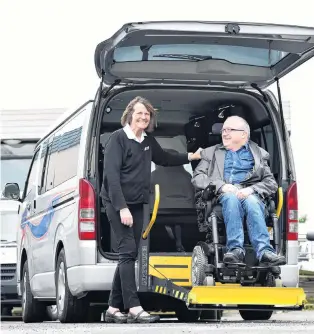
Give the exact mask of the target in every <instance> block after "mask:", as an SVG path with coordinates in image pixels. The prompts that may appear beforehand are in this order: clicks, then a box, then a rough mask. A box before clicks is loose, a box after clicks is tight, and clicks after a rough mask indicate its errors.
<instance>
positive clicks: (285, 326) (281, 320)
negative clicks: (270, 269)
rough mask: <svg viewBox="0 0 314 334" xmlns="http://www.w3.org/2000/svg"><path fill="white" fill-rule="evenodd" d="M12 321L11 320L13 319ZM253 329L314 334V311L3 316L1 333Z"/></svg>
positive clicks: (237, 333)
mask: <svg viewBox="0 0 314 334" xmlns="http://www.w3.org/2000/svg"><path fill="white" fill-rule="evenodd" d="M12 320H14V319H12ZM249 331H254V334H262V333H263V332H265V331H267V332H273V333H276V334H286V333H298V332H300V331H302V334H304V333H306V334H307V333H312V334H313V333H314V311H295V312H280V313H279V312H278V313H276V314H274V315H273V317H272V318H271V320H269V321H254V322H250V321H243V320H242V318H241V317H240V316H239V315H238V313H237V312H231V313H228V314H226V316H224V317H223V318H222V321H220V322H217V323H206V322H198V323H189V324H188V323H179V322H178V321H177V320H176V319H165V320H162V321H161V322H160V323H158V324H141V325H138V324H123V325H117V324H105V323H103V322H101V323H94V324H61V323H59V322H44V323H40V324H24V323H22V322H21V321H6V320H5V319H2V322H1V333H2V334H7V333H16V334H19V333H27V334H33V333H36V334H38V333H40V334H44V333H46V334H52V333H53V334H54V333H80V334H81V333H91V334H100V333H102V334H103V333H110V334H123V333H128V334H135V333H136V334H138V333H146V334H147V332H149V334H157V333H159V332H160V333H163V334H170V333H171V334H179V333H185V334H190V333H198V334H203V333H204V334H205V333H211V332H213V333H219V334H220V333H230V334H231V333H232V334H240V333H241V334H243V332H244V333H247V332H249Z"/></svg>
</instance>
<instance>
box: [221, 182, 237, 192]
mask: <svg viewBox="0 0 314 334" xmlns="http://www.w3.org/2000/svg"><path fill="white" fill-rule="evenodd" d="M221 191H222V192H223V193H234V194H236V192H237V191H238V188H237V187H236V186H234V185H233V184H225V185H223V186H222V188H221Z"/></svg>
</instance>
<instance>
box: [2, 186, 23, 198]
mask: <svg viewBox="0 0 314 334" xmlns="http://www.w3.org/2000/svg"><path fill="white" fill-rule="evenodd" d="M3 196H4V197H5V198H7V199H13V200H16V201H18V200H19V199H20V187H19V185H18V184H17V183H7V184H6V185H5V187H4V190H3Z"/></svg>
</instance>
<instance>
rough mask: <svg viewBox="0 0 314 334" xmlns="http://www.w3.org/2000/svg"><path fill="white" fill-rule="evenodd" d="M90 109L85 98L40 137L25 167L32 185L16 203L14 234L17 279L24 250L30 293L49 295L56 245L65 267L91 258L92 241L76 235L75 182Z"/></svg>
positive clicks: (82, 163) (52, 287)
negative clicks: (61, 250)
mask: <svg viewBox="0 0 314 334" xmlns="http://www.w3.org/2000/svg"><path fill="white" fill-rule="evenodd" d="M91 111H92V104H91V103H87V104H86V105H85V106H84V107H83V108H82V109H81V110H76V111H75V113H74V114H73V115H72V117H70V119H66V121H65V123H61V124H60V126H58V127H57V128H56V129H55V131H54V132H52V133H50V135H49V136H46V137H44V138H45V139H44V140H41V141H40V143H39V145H38V147H37V150H36V152H37V154H35V160H34V162H33V164H32V165H31V167H30V175H29V178H28V180H29V181H31V183H32V184H29V186H28V189H27V191H26V192H25V196H24V199H23V201H22V204H21V217H20V226H19V233H18V240H19V249H18V254H19V259H18V262H19V275H18V284H19V282H20V280H21V277H20V270H21V263H20V261H21V255H22V251H23V250H24V249H25V250H26V253H27V259H28V265H29V273H30V279H31V285H32V287H33V288H34V295H35V296H36V297H52V296H53V295H54V294H55V277H54V273H55V265H56V259H57V255H58V254H57V247H59V246H60V245H62V247H63V248H64V250H65V254H66V261H67V266H68V267H72V266H75V265H80V264H82V263H83V264H85V263H86V264H95V263H96V255H95V252H96V251H95V241H94V242H93V241H81V240H79V239H78V201H79V189H78V185H79V179H80V178H83V177H84V168H85V159H86V141H87V133H88V126H89V121H90V118H91V116H90V115H91ZM47 166H51V168H50V169H49V167H48V169H47ZM45 167H46V169H45ZM30 178H31V180H30Z"/></svg>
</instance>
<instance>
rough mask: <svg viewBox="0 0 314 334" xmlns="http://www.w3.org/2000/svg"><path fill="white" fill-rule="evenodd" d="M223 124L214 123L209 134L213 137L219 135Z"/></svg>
mask: <svg viewBox="0 0 314 334" xmlns="http://www.w3.org/2000/svg"><path fill="white" fill-rule="evenodd" d="M223 125H224V123H214V124H213V126H212V131H211V134H213V135H220V131H221V129H222V127H223Z"/></svg>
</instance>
